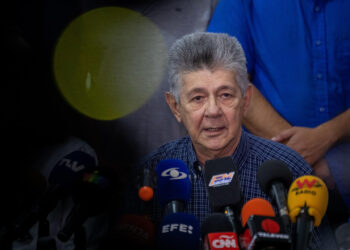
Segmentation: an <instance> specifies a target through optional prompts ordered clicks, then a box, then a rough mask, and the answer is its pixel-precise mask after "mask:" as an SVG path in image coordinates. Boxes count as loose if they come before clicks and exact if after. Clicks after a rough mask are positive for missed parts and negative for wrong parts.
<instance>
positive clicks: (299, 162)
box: [248, 133, 312, 175]
mask: <svg viewBox="0 0 350 250" xmlns="http://www.w3.org/2000/svg"><path fill="white" fill-rule="evenodd" d="M248 140H249V147H250V151H251V153H252V154H254V155H255V156H256V157H257V158H262V160H263V161H264V160H268V159H278V160H281V161H283V162H285V163H286V164H287V165H288V166H289V167H290V169H291V170H292V171H293V172H294V174H295V175H301V174H302V175H303V174H310V173H311V172H312V168H311V166H310V165H309V164H308V163H307V162H306V161H305V160H304V158H303V157H302V156H301V155H300V154H299V153H297V152H296V151H294V150H293V149H291V148H290V147H288V146H286V145H284V144H282V143H279V142H275V141H271V140H268V139H265V138H262V137H259V136H255V135H253V134H250V133H248Z"/></svg>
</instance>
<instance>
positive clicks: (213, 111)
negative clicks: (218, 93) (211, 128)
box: [205, 97, 221, 117]
mask: <svg viewBox="0 0 350 250" xmlns="http://www.w3.org/2000/svg"><path fill="white" fill-rule="evenodd" d="M205 115H206V116H208V117H216V116H219V115H221V107H220V103H219V102H218V101H217V100H216V98H214V97H210V98H209V99H208V102H207V105H206V110H205Z"/></svg>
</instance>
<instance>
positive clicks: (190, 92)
mask: <svg viewBox="0 0 350 250" xmlns="http://www.w3.org/2000/svg"><path fill="white" fill-rule="evenodd" d="M205 92H206V90H205V89H204V88H193V89H191V90H190V91H189V92H188V93H187V94H186V96H187V97H190V96H191V95H193V94H194V93H205Z"/></svg>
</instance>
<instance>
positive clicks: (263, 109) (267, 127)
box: [243, 85, 292, 139]
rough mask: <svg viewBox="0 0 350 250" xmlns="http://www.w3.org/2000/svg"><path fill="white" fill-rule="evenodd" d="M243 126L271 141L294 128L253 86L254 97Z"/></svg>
mask: <svg viewBox="0 0 350 250" xmlns="http://www.w3.org/2000/svg"><path fill="white" fill-rule="evenodd" d="M243 125H244V126H245V127H246V128H247V129H248V130H249V131H250V132H251V133H252V134H254V135H257V136H261V137H264V138H267V139H270V138H272V137H274V136H276V135H278V134H279V133H281V132H282V131H284V130H286V129H288V128H291V127H292V126H291V125H290V124H289V123H288V122H287V121H286V120H285V119H284V118H283V117H281V116H280V115H279V114H278V113H277V111H276V110H275V109H274V108H273V107H272V106H271V104H270V103H269V102H268V101H267V100H266V99H265V97H264V96H263V95H262V94H261V93H260V91H259V90H258V89H257V88H256V87H255V86H254V85H253V95H252V99H251V103H250V105H249V107H248V110H247V113H246V115H245V117H244V119H243Z"/></svg>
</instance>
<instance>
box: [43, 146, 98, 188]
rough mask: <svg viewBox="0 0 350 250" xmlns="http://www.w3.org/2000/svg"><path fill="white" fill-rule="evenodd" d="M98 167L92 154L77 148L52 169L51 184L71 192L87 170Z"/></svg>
mask: <svg viewBox="0 0 350 250" xmlns="http://www.w3.org/2000/svg"><path fill="white" fill-rule="evenodd" d="M95 167H96V162H95V158H94V157H93V156H91V155H90V154H88V153H86V152H83V151H80V150H76V151H73V152H71V153H69V154H68V155H66V156H65V157H63V158H62V159H60V160H59V161H58V162H57V164H56V165H55V166H54V168H53V169H52V171H51V173H50V175H49V180H48V182H49V185H58V186H60V188H61V189H62V190H63V191H65V192H71V190H72V188H73V186H74V184H75V183H76V181H80V180H81V178H82V175H83V173H84V172H85V171H91V172H92V171H93V169H94V168H95Z"/></svg>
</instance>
